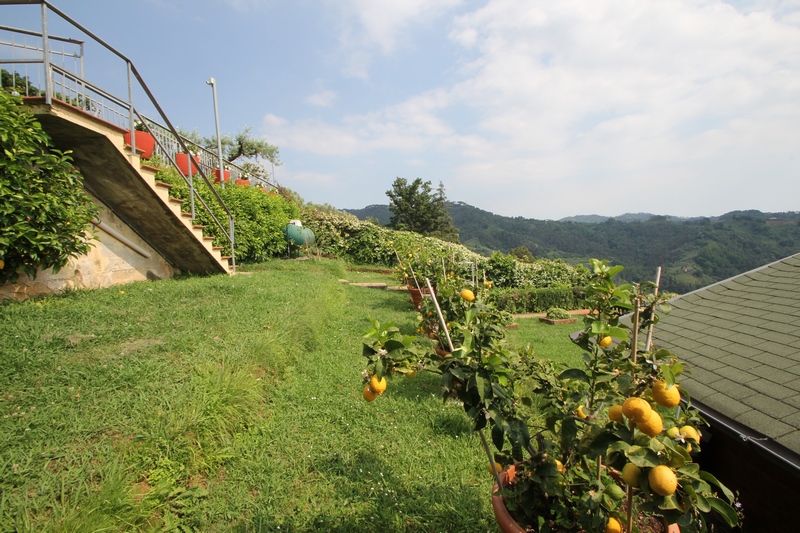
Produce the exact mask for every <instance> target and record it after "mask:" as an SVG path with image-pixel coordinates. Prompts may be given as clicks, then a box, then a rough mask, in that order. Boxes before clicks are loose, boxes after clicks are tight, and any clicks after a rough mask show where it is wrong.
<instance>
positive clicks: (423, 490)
mask: <svg viewBox="0 0 800 533" xmlns="http://www.w3.org/2000/svg"><path fill="white" fill-rule="evenodd" d="M449 467H450V468H457V467H458V465H450V466H449ZM312 470H313V472H314V473H315V474H316V475H321V476H323V477H325V478H326V479H329V480H332V481H334V483H333V485H334V486H335V487H336V493H335V494H334V495H333V499H334V500H336V501H340V502H342V504H341V505H340V506H338V507H331V506H330V505H329V501H327V500H328V499H329V498H330V497H331V496H332V495H331V494H326V495H321V497H320V501H319V502H314V501H310V502H307V503H306V504H305V505H304V509H303V510H302V512H298V513H295V514H292V513H286V514H284V515H283V516H282V517H281V518H275V517H274V516H271V515H270V513H269V512H267V511H259V512H257V513H256V514H254V515H253V516H252V520H250V521H248V523H247V524H239V526H238V527H236V528H235V529H234V530H233V531H236V532H241V533H243V532H251V531H253V532H262V531H281V532H284V531H291V532H294V531H326V532H336V533H351V532H372V531H376V532H377V531H381V532H387V531H388V532H395V531H396V532H400V531H403V532H410V531H448V532H462V531H463V532H473V531H486V530H491V529H493V527H492V524H493V522H494V518H493V517H492V516H491V511H488V515H489V516H487V507H488V502H489V499H490V496H489V494H488V493H484V491H483V490H482V489H481V488H480V487H479V486H478V485H476V484H472V483H464V482H461V481H458V480H456V479H455V478H453V479H450V480H448V477H447V475H446V472H443V475H442V476H441V478H440V479H441V481H437V482H434V483H429V482H425V481H422V479H421V478H420V477H419V476H416V475H409V474H407V475H398V473H397V472H394V471H393V470H392V467H391V465H390V464H389V463H388V462H387V461H384V460H383V459H381V458H380V457H379V456H377V455H376V454H374V453H372V452H368V451H363V450H362V451H357V452H355V453H352V454H350V453H347V452H341V453H339V452H334V453H332V454H331V455H330V456H328V457H327V458H326V459H323V460H322V461H320V462H318V463H317V464H316V465H314V466H313V467H312ZM448 481H450V483H448ZM482 501H485V502H487V505H481V502H482Z"/></svg>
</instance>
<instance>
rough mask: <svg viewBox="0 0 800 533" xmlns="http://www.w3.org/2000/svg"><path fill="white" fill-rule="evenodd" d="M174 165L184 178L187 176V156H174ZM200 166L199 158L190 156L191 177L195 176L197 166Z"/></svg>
mask: <svg viewBox="0 0 800 533" xmlns="http://www.w3.org/2000/svg"><path fill="white" fill-rule="evenodd" d="M175 164H176V165H178V170H180V171H181V172H183V174H184V176H188V175H189V154H175ZM199 164H200V158H199V157H198V156H196V155H193V156H192V175H194V174H197V165H199Z"/></svg>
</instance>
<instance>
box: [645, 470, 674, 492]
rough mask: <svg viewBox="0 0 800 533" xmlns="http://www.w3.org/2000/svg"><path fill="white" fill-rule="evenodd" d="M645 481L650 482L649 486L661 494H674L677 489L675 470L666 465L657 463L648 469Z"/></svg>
mask: <svg viewBox="0 0 800 533" xmlns="http://www.w3.org/2000/svg"><path fill="white" fill-rule="evenodd" d="M647 481H648V482H649V483H650V488H651V489H653V491H655V492H656V493H657V494H660V495H661V496H669V495H670V494H675V491H676V490H678V478H677V476H675V472H673V471H672V469H671V468H670V467H668V466H666V465H658V466H656V467H654V468H652V469H650V473H649V474H648V475H647Z"/></svg>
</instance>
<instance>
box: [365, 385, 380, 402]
mask: <svg viewBox="0 0 800 533" xmlns="http://www.w3.org/2000/svg"><path fill="white" fill-rule="evenodd" d="M361 395H362V396H363V397H364V399H365V400H367V401H368V402H371V401H372V400H374V399H375V398H377V397H378V393H377V392H375V391H374V390H372V389H371V388H370V386H369V385H364V392H363V393H361Z"/></svg>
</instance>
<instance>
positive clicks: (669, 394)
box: [651, 381, 681, 407]
mask: <svg viewBox="0 0 800 533" xmlns="http://www.w3.org/2000/svg"><path fill="white" fill-rule="evenodd" d="M651 394H652V395H653V400H654V401H655V402H656V403H657V404H658V405H660V406H661V407H676V406H677V405H678V404H679V403H681V393H680V391H679V390H678V386H677V385H673V386H672V387H669V388H667V382H666V381H656V382H655V383H654V384H653V389H652V391H651Z"/></svg>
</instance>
